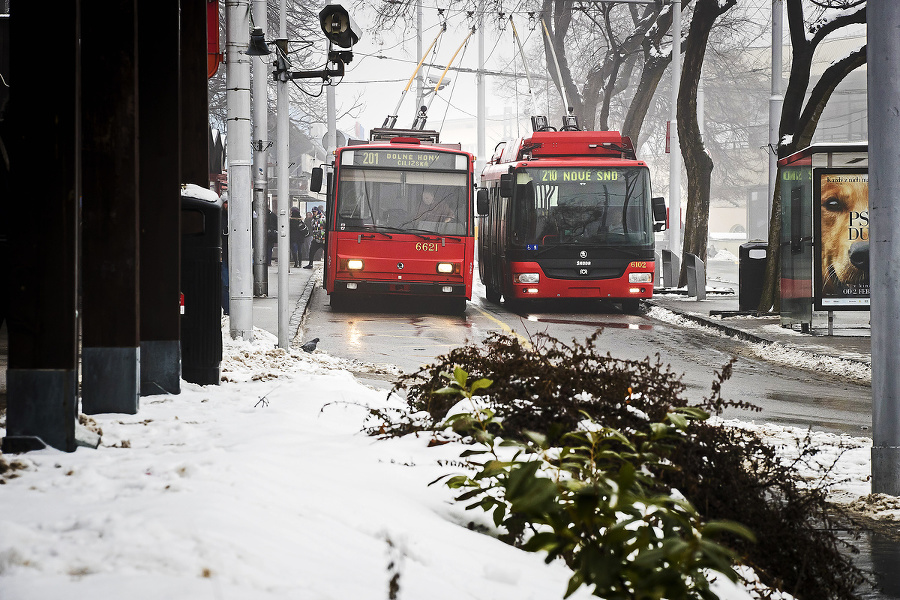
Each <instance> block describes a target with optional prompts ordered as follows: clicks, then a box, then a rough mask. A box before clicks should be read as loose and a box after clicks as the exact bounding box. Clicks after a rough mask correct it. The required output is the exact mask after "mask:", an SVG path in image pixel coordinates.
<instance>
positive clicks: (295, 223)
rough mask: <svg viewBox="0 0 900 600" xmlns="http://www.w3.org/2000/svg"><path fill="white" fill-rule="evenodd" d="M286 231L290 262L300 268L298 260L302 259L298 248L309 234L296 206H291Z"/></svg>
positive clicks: (301, 214)
mask: <svg viewBox="0 0 900 600" xmlns="http://www.w3.org/2000/svg"><path fill="white" fill-rule="evenodd" d="M288 231H289V232H290V235H291V262H293V263H294V267H295V268H300V261H301V260H302V259H303V258H302V256H301V255H300V248H301V247H302V246H303V240H304V239H306V236H307V235H308V234H309V229H307V228H306V223H304V222H303V213H301V212H300V209H299V208H297V207H296V206H294V207H292V208H291V221H290V226H289V227H288Z"/></svg>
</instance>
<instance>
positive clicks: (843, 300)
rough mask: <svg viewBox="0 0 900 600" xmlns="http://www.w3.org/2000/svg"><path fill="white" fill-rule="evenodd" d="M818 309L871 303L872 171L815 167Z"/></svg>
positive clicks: (853, 307)
mask: <svg viewBox="0 0 900 600" xmlns="http://www.w3.org/2000/svg"><path fill="white" fill-rule="evenodd" d="M813 183H814V184H815V191H814V195H813V202H814V203H818V205H817V206H816V210H815V211H814V212H813V218H814V220H815V225H816V232H815V235H816V248H818V252H816V266H815V278H816V283H815V296H814V297H815V303H816V310H868V309H869V174H868V171H867V169H815V170H814V175H813Z"/></svg>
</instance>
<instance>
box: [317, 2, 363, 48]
mask: <svg viewBox="0 0 900 600" xmlns="http://www.w3.org/2000/svg"><path fill="white" fill-rule="evenodd" d="M319 24H320V25H321V26H322V32H323V33H324V34H325V37H327V38H328V40H329V41H330V42H331V43H333V44H336V45H338V46H340V47H341V48H350V47H352V46H353V45H354V44H355V43H356V42H358V41H359V38H360V37H362V30H361V29H360V28H359V26H358V25H357V24H356V22H355V21H354V20H353V19H352V18H351V17H350V13H348V12H347V9H345V8H344V7H343V6H341V5H340V4H328V5H326V6H325V8H323V9H322V11H321V12H320V13H319Z"/></svg>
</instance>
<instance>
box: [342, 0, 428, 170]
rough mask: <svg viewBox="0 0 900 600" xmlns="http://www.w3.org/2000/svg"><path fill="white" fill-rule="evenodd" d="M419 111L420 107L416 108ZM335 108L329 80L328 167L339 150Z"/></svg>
mask: <svg viewBox="0 0 900 600" xmlns="http://www.w3.org/2000/svg"><path fill="white" fill-rule="evenodd" d="M326 4H334V1H333V0H328V2H326ZM416 110H418V107H416ZM335 113H336V110H335V106H334V86H333V85H332V82H331V81H330V80H329V81H328V84H327V85H326V86H325V118H326V119H327V125H328V132H327V133H326V140H325V141H326V144H325V165H326V167H328V165H329V164H330V161H331V157H332V156H334V154H333V153H334V149H335V148H337V116H336V114H335ZM328 168H329V170H330V167H328Z"/></svg>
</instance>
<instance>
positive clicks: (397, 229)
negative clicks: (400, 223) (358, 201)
mask: <svg viewBox="0 0 900 600" xmlns="http://www.w3.org/2000/svg"><path fill="white" fill-rule="evenodd" d="M365 228H366V231H373V232H375V233H380V234H381V235H387V236H388V237H391V236H390V235H388V234H387V233H385V232H384V231H383V230H385V229H386V230H388V231H390V232H392V233H409V234H411V235H414V236H416V237H418V238H421V239H423V240H428V239H430V238H428V237H426V236H424V235H422V233H419V231H421V230H419V229H404V228H403V227H393V226H392V225H375V226H371V225H369V224H366V226H365ZM424 233H428V232H424Z"/></svg>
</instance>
